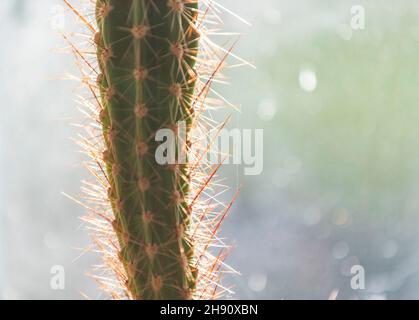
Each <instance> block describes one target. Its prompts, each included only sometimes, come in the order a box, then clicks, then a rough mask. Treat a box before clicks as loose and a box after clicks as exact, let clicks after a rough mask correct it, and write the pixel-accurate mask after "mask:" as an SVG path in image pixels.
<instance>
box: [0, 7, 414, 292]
mask: <svg viewBox="0 0 419 320" xmlns="http://www.w3.org/2000/svg"><path fill="white" fill-rule="evenodd" d="M78 2H79V1H73V3H75V4H76V3H78ZM219 2H220V3H222V4H223V5H225V6H226V7H228V8H229V9H231V10H232V11H234V12H235V13H237V14H238V15H240V16H241V17H243V18H244V19H246V20H247V21H249V22H250V23H251V24H252V26H247V25H246V24H243V22H241V21H240V20H239V19H237V18H235V17H233V16H231V15H228V14H226V15H225V17H224V18H225V29H226V30H231V31H237V32H240V33H242V34H243V36H242V37H241V39H240V41H239V43H238V44H237V46H236V49H235V53H236V54H238V55H239V56H241V57H243V58H245V59H247V60H249V61H251V62H252V63H254V64H255V65H256V66H257V69H256V70H252V69H251V68H248V67H242V68H239V69H231V70H230V71H228V72H227V74H228V76H229V79H230V82H231V84H230V85H229V86H226V87H223V88H220V91H222V93H223V95H224V96H226V97H228V98H229V100H230V101H232V102H234V103H235V104H238V105H240V106H241V112H240V113H238V114H236V115H235V118H234V120H233V122H232V124H231V125H230V127H237V126H238V127H240V128H246V129H258V128H261V129H264V139H265V141H264V170H263V173H262V174H261V175H259V176H245V175H243V170H242V169H243V168H240V167H234V166H226V167H225V168H223V174H225V176H226V177H227V178H228V179H227V181H228V182H229V184H230V185H231V186H232V187H233V189H232V190H231V192H230V194H226V195H225V199H224V200H225V201H228V200H229V198H230V197H231V195H232V194H233V193H234V188H235V187H236V186H238V185H243V188H242V192H241V195H240V196H239V198H238V200H237V201H236V203H235V205H234V207H233V209H232V212H231V215H230V216H229V218H228V220H227V221H226V223H225V225H224V227H223V230H222V232H223V236H225V237H227V238H228V239H230V242H232V243H233V244H234V246H235V250H234V251H233V252H232V254H231V256H230V258H229V260H228V262H229V264H230V265H232V266H233V267H235V268H236V269H237V270H239V271H240V273H241V275H240V276H232V277H228V278H227V279H226V282H227V283H228V284H230V285H232V286H233V287H234V290H235V294H234V295H232V296H231V297H232V298H235V299H328V298H329V297H331V296H336V294H337V299H419V126H418V123H419V106H418V104H419V90H418V88H419V72H418V70H419V60H418V58H417V56H418V52H419V2H417V1H416V0H404V1H392V0H380V1H378V0H357V1H352V0H341V1H333V0H316V1H313V0H292V1H291V0H260V1H251V0H241V1H237V0H219ZM361 9H362V10H361ZM359 10H361V11H359ZM362 11H364V12H365V26H363V25H362V21H361V23H360V21H359V20H356V19H355V18H356V17H360V16H359V15H358V14H359V13H360V12H361V13H362ZM63 14H64V18H63V20H61V18H62V17H63ZM354 17H355V18H354ZM361 18H362V16H361ZM354 19H355V20H354ZM354 21H355V22H354ZM57 23H58V25H63V26H64V30H66V31H72V30H74V27H75V24H76V20H75V19H74V17H73V16H72V15H71V14H69V13H68V10H67V9H65V7H64V5H63V3H62V2H61V1H60V0H39V1H29V0H2V1H1V2H0V35H1V39H2V42H1V50H0V84H1V85H0V98H1V104H0V110H1V117H0V168H1V172H2V173H1V175H0V176H1V179H0V298H1V299H44V298H49V299H65V298H66V299H83V295H82V294H86V295H88V296H89V297H91V298H93V299H101V298H105V296H103V295H102V294H101V293H100V291H99V290H98V288H97V285H96V284H95V282H94V281H93V280H91V279H90V278H89V277H88V276H86V273H88V272H89V270H91V267H92V265H94V264H95V263H97V261H98V257H97V256H96V255H95V254H93V253H84V251H83V248H87V247H88V246H89V245H90V240H89V238H88V237H87V235H86V233H85V232H84V230H83V225H82V223H81V221H80V219H79V217H80V216H82V215H83V213H84V210H83V208H81V207H80V206H79V205H78V204H76V203H75V202H73V201H71V200H69V199H68V198H66V197H65V196H63V195H62V193H63V192H65V193H67V194H70V195H78V194H79V188H80V180H82V179H84V178H86V177H88V173H87V172H86V171H85V170H84V169H83V168H82V167H81V165H80V161H81V156H80V154H79V153H78V147H77V146H76V145H75V144H74V143H73V142H72V141H71V140H70V138H72V137H75V135H76V134H77V132H78V129H77V128H75V127H73V126H71V123H73V122H77V120H78V119H79V118H81V114H80V113H79V111H78V110H77V104H76V103H75V102H74V98H75V94H76V93H77V88H78V83H77V82H71V81H62V80H60V79H61V78H62V77H63V75H64V74H66V73H73V74H77V69H76V67H75V65H74V61H73V57H72V56H71V55H70V54H67V53H62V52H61V50H60V49H62V48H65V46H66V44H65V43H64V41H63V39H62V37H61V36H60V35H59V32H57V30H54V29H57ZM58 31H60V30H58ZM54 265H61V266H63V267H64V270H65V290H53V289H52V288H51V286H50V280H51V277H52V275H51V267H52V266H54ZM355 265H361V266H362V267H363V268H364V270H365V289H364V290H356V289H353V288H352V287H351V279H352V277H353V275H352V274H351V268H352V267H353V266H355Z"/></svg>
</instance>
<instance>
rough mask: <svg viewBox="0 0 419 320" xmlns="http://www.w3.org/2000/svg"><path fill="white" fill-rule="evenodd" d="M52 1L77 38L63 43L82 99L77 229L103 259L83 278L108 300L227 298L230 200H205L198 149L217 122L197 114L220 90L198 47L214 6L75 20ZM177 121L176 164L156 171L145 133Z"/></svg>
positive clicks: (191, 0) (136, 6)
mask: <svg viewBox="0 0 419 320" xmlns="http://www.w3.org/2000/svg"><path fill="white" fill-rule="evenodd" d="M64 2H65V3H66V4H67V5H68V7H69V8H70V9H71V10H72V11H73V12H74V13H76V15H77V16H78V17H79V18H80V20H81V21H82V22H83V25H84V29H87V31H88V35H87V39H88V40H87V41H82V43H80V44H79V45H77V46H76V45H75V44H74V41H73V40H70V38H69V36H65V39H66V40H68V41H69V45H70V48H71V49H72V51H73V52H74V54H75V56H76V58H77V64H78V66H79V68H80V70H81V74H82V77H81V79H80V80H81V81H82V83H83V84H84V85H85V87H86V88H87V90H88V92H89V93H90V95H91V97H92V99H89V98H86V97H85V95H84V94H82V95H80V103H81V104H82V105H83V106H84V112H85V115H86V117H87V121H86V122H85V123H83V125H82V126H83V128H84V129H85V134H83V135H82V136H80V139H79V143H80V144H81V145H82V147H83V148H84V150H85V152H86V153H87V155H88V156H89V157H90V160H89V161H87V163H86V164H87V167H88V169H89V170H90V172H91V173H92V174H93V175H94V177H96V181H95V182H90V181H85V182H84V185H83V191H84V201H83V203H84V205H85V206H86V207H87V208H88V209H89V215H88V216H87V217H85V220H86V221H88V222H89V223H90V230H91V231H92V235H93V239H94V240H95V244H96V247H97V250H98V251H99V252H100V253H102V254H103V260H104V264H103V266H99V267H98V268H97V273H96V275H95V278H96V279H97V280H98V281H99V282H100V283H101V285H102V287H103V288H104V289H105V290H106V291H107V292H109V293H110V294H111V295H112V297H113V298H115V299H121V298H124V297H125V298H129V299H211V298H218V297H220V296H222V295H223V294H224V293H226V292H231V291H230V290H229V289H228V288H226V287H224V286H222V285H221V283H220V280H221V276H222V275H223V274H224V273H226V272H234V270H232V269H231V268H230V267H228V266H227V265H225V263H224V259H225V257H226V255H227V253H228V251H229V250H228V247H227V246H226V245H225V244H224V242H223V241H222V239H220V238H219V237H218V236H217V233H218V231H219V229H220V225H221V223H222V221H223V220H224V218H225V216H226V214H227V213H228V211H229V209H230V207H231V204H232V202H233V201H232V202H231V203H229V204H228V205H223V204H221V203H220V202H219V201H217V200H216V199H215V195H217V194H219V193H220V181H218V180H217V178H216V173H217V170H218V169H219V167H220V164H217V165H211V164H208V163H207V162H206V161H205V160H204V158H205V154H206V153H208V152H209V149H210V148H209V147H208V146H205V145H203V143H202V142H205V141H206V139H205V138H206V137H208V136H209V133H210V132H212V131H215V132H218V131H219V130H221V128H222V127H223V126H224V124H225V122H223V123H217V122H216V121H215V120H213V119H212V118H211V116H210V113H209V112H208V110H212V109H217V108H219V107H220V105H221V104H220V102H219V99H214V98H211V97H210V95H211V94H214V93H215V91H213V89H212V87H211V85H212V83H213V82H214V81H219V82H223V77H222V76H221V74H220V70H221V69H222V68H223V67H225V59H226V58H227V56H229V55H230V54H231V52H230V51H231V50H226V49H223V48H222V47H220V46H218V45H216V44H215V43H213V42H212V41H211V40H210V38H209V35H210V34H211V33H215V32H218V30H217V29H216V27H208V26H216V25H218V24H219V22H220V18H219V14H220V12H221V10H222V7H221V6H220V5H218V4H216V3H215V2H213V1H210V0H201V1H199V2H200V3H198V0H96V1H90V2H89V3H88V4H89V5H88V6H87V7H89V8H90V9H91V13H90V14H89V13H87V14H85V15H83V14H82V13H81V12H80V10H77V9H76V8H75V7H73V6H72V5H71V4H70V3H69V2H68V1H67V0H64ZM93 17H94V18H93ZM81 36H82V37H83V38H86V34H81ZM215 94H216V93H215ZM216 95H217V94H216ZM223 101H225V100H223ZM179 123H185V133H184V136H185V141H182V139H181V138H177V140H176V147H177V149H176V150H178V151H177V154H176V155H177V156H179V153H185V155H186V156H185V160H186V161H183V162H181V163H176V164H166V165H161V164H158V163H157V162H156V157H155V155H156V152H157V150H158V148H159V145H160V143H161V142H158V141H156V133H157V132H158V131H159V130H160V129H164V128H170V129H172V130H173V131H174V132H177V133H178V132H179V130H180V129H179ZM182 148H183V149H182ZM224 190H225V189H223V187H221V192H222V191H224ZM233 200H234V199H233ZM217 251H218V252H217ZM110 270H111V271H112V272H113V274H109V271H110Z"/></svg>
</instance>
